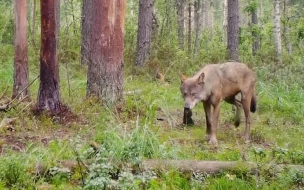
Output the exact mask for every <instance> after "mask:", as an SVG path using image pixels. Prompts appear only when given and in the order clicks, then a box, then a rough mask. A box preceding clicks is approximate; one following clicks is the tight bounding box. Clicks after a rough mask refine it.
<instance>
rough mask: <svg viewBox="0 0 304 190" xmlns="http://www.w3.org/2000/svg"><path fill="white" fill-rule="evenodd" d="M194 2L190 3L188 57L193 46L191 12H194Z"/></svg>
mask: <svg viewBox="0 0 304 190" xmlns="http://www.w3.org/2000/svg"><path fill="white" fill-rule="evenodd" d="M191 7H192V2H191V0H190V1H189V2H188V56H190V55H191V45H192V40H191V33H192V28H191V24H192V20H191V17H192V15H191V12H192V9H191Z"/></svg>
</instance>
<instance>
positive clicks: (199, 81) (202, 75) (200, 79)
mask: <svg viewBox="0 0 304 190" xmlns="http://www.w3.org/2000/svg"><path fill="white" fill-rule="evenodd" d="M204 79H205V73H202V74H201V75H200V76H199V77H198V79H197V84H200V85H201V84H204Z"/></svg>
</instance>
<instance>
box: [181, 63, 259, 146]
mask: <svg viewBox="0 0 304 190" xmlns="http://www.w3.org/2000/svg"><path fill="white" fill-rule="evenodd" d="M255 82H256V76H255V74H254V72H253V71H252V70H250V69H249V68H248V67H247V66H246V65H245V64H243V63H238V62H227V63H223V64H209V65H206V66H205V67H204V68H203V69H201V70H200V71H199V72H198V73H196V74H195V75H194V76H193V77H189V78H187V77H185V76H184V75H181V86H180V90H181V93H182V96H183V98H184V100H185V104H184V108H185V110H187V109H188V110H190V111H189V113H191V109H192V108H194V106H195V105H196V104H197V103H198V102H200V101H201V102H203V104H204V110H205V115H206V124H207V131H206V133H207V135H208V143H209V144H217V138H216V129H217V123H218V118H219V113H220V102H221V100H225V101H226V102H228V103H230V104H233V105H235V106H236V108H237V109H236V117H235V123H234V124H235V126H236V127H238V126H239V124H240V109H241V108H242V107H243V109H244V113H245V117H246V128H245V133H244V138H245V140H246V141H249V133H250V111H251V112H255V110H256V96H255ZM238 93H240V94H241V101H239V100H237V99H236V98H235V96H236V95H237V94H238ZM211 106H212V107H213V112H212V113H211ZM184 121H185V119H184Z"/></svg>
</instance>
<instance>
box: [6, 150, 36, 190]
mask: <svg viewBox="0 0 304 190" xmlns="http://www.w3.org/2000/svg"><path fill="white" fill-rule="evenodd" d="M15 156H16V155H11V156H7V157H5V158H1V164H0V169H1V172H0V179H1V180H0V181H1V182H2V183H3V185H4V184H5V186H6V187H10V188H16V189H18V188H25V187H27V186H28V185H29V182H30V181H29V179H30V178H29V174H28V173H27V171H26V170H27V167H28V166H27V165H26V163H25V162H24V161H23V160H24V158H23V157H20V156H18V157H15Z"/></svg>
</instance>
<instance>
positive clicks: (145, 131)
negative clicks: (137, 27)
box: [0, 67, 304, 189]
mask: <svg viewBox="0 0 304 190" xmlns="http://www.w3.org/2000/svg"><path fill="white" fill-rule="evenodd" d="M298 69H299V68H298V67H295V68H293V70H292V69H291V70H287V72H291V73H293V76H295V77H296V78H297V76H298V78H297V80H293V79H292V77H291V76H285V75H284V76H283V77H282V75H280V73H277V75H272V74H271V72H269V70H270V69H269V68H267V67H266V68H262V69H261V68H260V69H259V70H258V71H257V74H258V76H259V81H258V83H257V96H258V107H257V112H256V113H253V114H252V122H251V123H252V128H251V142H250V143H245V142H244V141H243V139H242V133H243V131H244V125H245V124H244V116H243V114H242V122H241V125H240V127H239V128H235V127H234V125H233V118H234V110H233V109H232V106H231V105H229V104H226V103H224V102H223V103H222V104H221V113H220V120H219V126H218V131H217V137H218V141H219V145H218V146H212V145H208V144H207V142H206V140H205V131H206V127H205V114H204V111H203V106H202V105H201V104H199V105H197V107H195V108H194V110H193V120H194V122H195V124H194V125H193V126H184V125H182V119H183V118H182V117H183V106H182V105H183V100H182V97H181V95H180V92H179V84H180V80H179V76H174V77H173V78H172V79H171V80H170V81H166V82H164V81H159V80H157V79H154V78H153V77H146V76H132V75H127V76H126V77H125V82H124V83H125V85H124V91H125V92H131V91H134V92H136V93H131V94H126V95H125V96H124V100H123V102H121V103H120V104H119V105H118V106H117V107H116V108H105V107H102V106H101V105H100V103H99V102H98V101H96V100H94V99H86V98H85V89H86V86H85V84H86V79H85V78H84V77H83V76H84V75H80V76H82V77H79V76H78V75H79V74H78V75H77V71H75V73H76V74H75V75H71V76H70V77H71V79H70V80H69V81H70V84H69V85H68V83H67V81H68V80H67V79H66V78H65V77H66V75H64V74H61V75H62V77H61V80H62V84H61V93H62V103H63V105H66V106H67V107H66V108H68V109H67V110H68V111H66V112H65V113H64V114H62V115H61V116H60V117H47V116H45V115H41V116H37V115H35V114H34V113H33V111H32V109H31V108H32V107H33V105H31V106H29V108H28V109H25V110H24V108H25V107H26V106H27V104H28V103H22V104H19V105H18V106H17V107H16V108H15V109H11V110H9V111H8V112H0V118H1V119H4V118H16V120H15V121H14V122H13V123H12V124H11V125H10V127H9V128H6V127H2V128H1V129H0V139H1V140H0V154H1V159H3V160H4V162H3V163H6V162H5V160H10V159H12V158H14V159H15V158H20V159H21V160H22V159H23V160H24V161H25V162H24V164H25V166H24V167H25V168H26V170H29V171H32V170H33V168H34V166H35V163H37V162H43V163H44V164H45V165H47V167H48V168H53V167H55V166H56V164H55V163H56V161H58V160H77V159H78V158H79V155H81V156H83V157H81V156H80V157H81V158H83V159H86V158H92V156H89V154H88V153H87V152H86V151H87V150H88V149H90V146H91V145H92V142H94V143H96V144H99V145H101V146H102V147H105V149H107V147H109V148H110V149H111V150H112V151H114V154H113V155H112V158H113V157H117V158H116V159H117V160H119V161H121V160H124V159H123V158H124V157H128V159H129V161H130V160H131V161H134V160H136V159H138V155H140V157H141V159H145V158H149V159H174V160H183V159H191V160H220V161H240V162H242V161H248V162H256V163H260V164H261V165H260V168H259V169H260V171H259V172H260V176H259V177H257V176H254V175H252V174H250V172H249V173H248V172H244V171H242V169H240V171H227V172H223V173H221V174H219V175H203V176H199V175H196V174H195V175H194V174H192V175H191V176H192V177H189V176H188V177H187V175H186V176H184V175H183V174H179V173H178V172H177V173H176V172H173V173H172V171H167V172H164V173H163V174H157V175H156V176H157V180H151V181H150V182H147V183H148V186H149V188H148V189H170V188H173V189H176V188H179V189H219V188H220V189H221V188H222V189H229V188H231V187H237V186H239V187H240V188H247V189H257V188H258V189H275V188H276V187H279V188H299V187H301V186H302V185H303V184H304V182H303V181H304V180H303V179H304V175H303V171H289V170H288V171H287V170H286V171H285V172H283V173H282V174H276V173H275V172H274V171H272V170H271V169H270V168H263V165H266V164H273V163H275V164H304V153H303V152H304V144H303V143H302V138H301V137H303V136H304V128H303V121H302V113H304V106H303V105H304V103H303V102H304V95H303V92H302V86H301V84H300V83H298V82H297V81H298V80H301V78H302V76H301V75H300V73H297V70H298ZM279 72H282V73H284V72H285V73H286V70H282V71H279ZM265 73H266V74H265ZM279 76H281V77H279ZM3 81H4V80H3ZM6 81H7V82H6V83H2V85H1V86H0V92H1V90H2V91H3V90H4V89H5V88H6V86H9V85H11V84H12V83H10V82H11V80H6ZM37 86H38V84H34V85H33V86H31V92H32V99H33V100H34V99H35V96H36V95H37V94H36V92H37ZM69 86H70V87H69ZM9 94H10V91H8V95H9ZM33 104H34V101H33ZM126 152H127V153H128V154H127V153H126ZM110 153H111V151H109V152H107V154H105V155H104V156H105V157H106V156H109V154H110ZM133 153H134V154H133ZM78 154H79V155H78ZM126 154H127V155H126ZM17 160H18V159H17ZM0 165H1V164H0ZM18 166H19V165H18ZM5 167H7V165H5V164H2V165H1V166H0V169H1V168H5ZM34 170H35V169H34ZM4 171H6V170H5V169H4ZM80 174H81V173H77V175H76V174H74V175H72V177H67V178H64V177H62V175H61V176H59V177H58V175H57V176H56V175H54V176H51V177H50V176H47V175H44V176H42V177H41V178H39V180H37V179H36V178H35V177H33V174H32V173H29V174H24V175H25V176H28V175H30V176H32V177H29V178H28V179H29V180H26V179H24V180H23V181H22V182H23V186H22V185H21V186H22V187H30V186H35V187H37V186H39V185H43V184H51V187H56V189H75V188H77V189H78V188H79V189H80V188H81V187H83V183H84V182H85V183H86V185H88V184H90V182H92V181H94V178H93V177H92V178H90V177H88V176H90V173H87V174H86V176H87V178H86V179H85V180H81V177H80V176H82V174H81V175H80ZM3 176H4V177H3ZM5 176H6V175H4V174H3V175H0V177H2V178H3V179H4V180H7V178H6V177H5ZM170 176H171V177H170ZM193 176H194V177H193ZM290 176H293V177H290ZM232 179H233V180H234V181H233V182H232ZM301 180H303V181H301ZM17 181H18V180H17ZM173 181H175V182H173ZM10 183H11V182H10ZM10 183H9V182H6V183H5V184H4V186H10V185H12V184H10ZM19 183H21V182H20V181H19ZM24 184H25V185H24ZM134 184H137V183H136V182H134ZM134 184H133V185H134ZM137 185H138V184H137ZM0 186H1V183H0ZM135 186H136V185H135ZM136 187H138V186H136ZM140 187H142V186H140ZM135 189H136V188H135ZM139 189H141V188H139Z"/></svg>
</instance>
